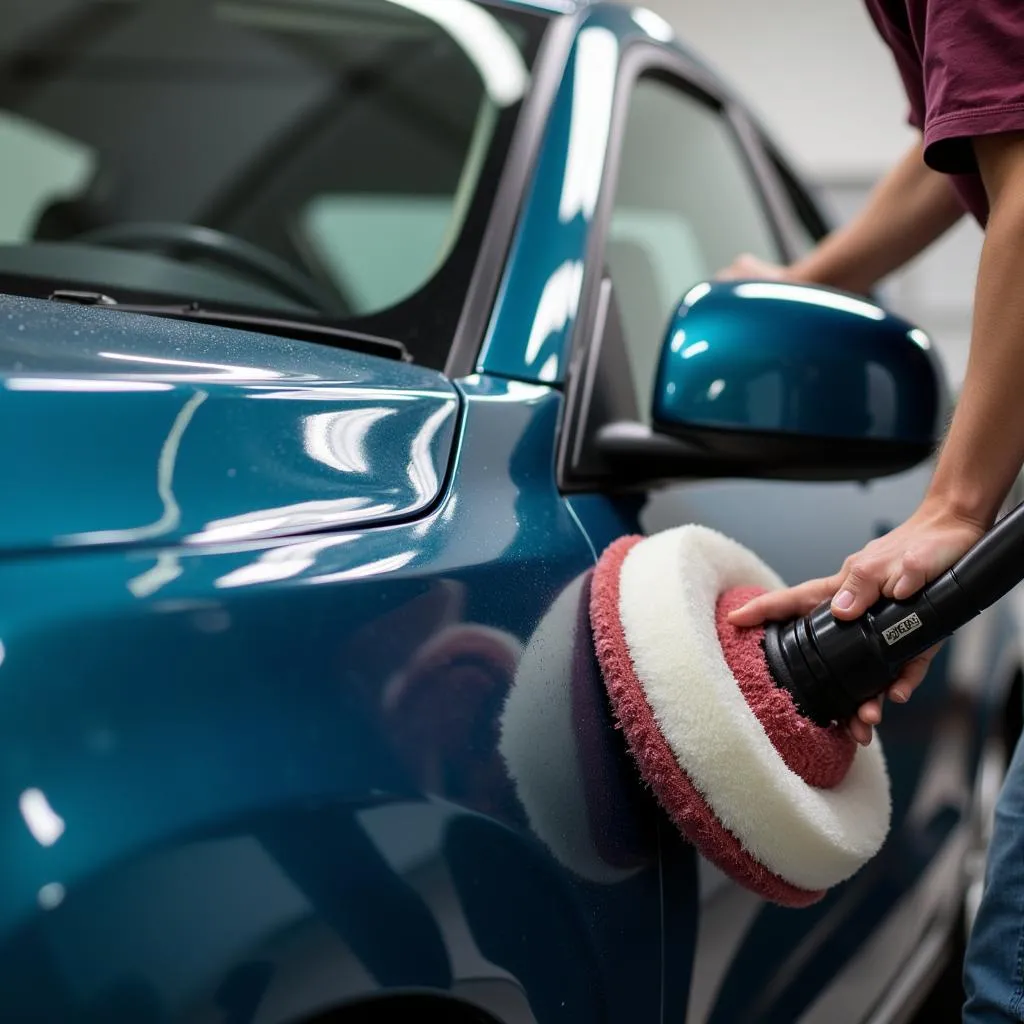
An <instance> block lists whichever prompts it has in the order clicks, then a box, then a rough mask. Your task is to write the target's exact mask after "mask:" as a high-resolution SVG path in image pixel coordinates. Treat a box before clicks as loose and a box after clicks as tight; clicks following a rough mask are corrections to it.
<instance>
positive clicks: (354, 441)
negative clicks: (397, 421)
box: [302, 406, 446, 473]
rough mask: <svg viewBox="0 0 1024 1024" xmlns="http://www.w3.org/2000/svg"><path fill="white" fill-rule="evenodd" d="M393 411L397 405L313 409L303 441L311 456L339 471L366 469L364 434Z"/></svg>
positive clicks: (367, 469)
mask: <svg viewBox="0 0 1024 1024" xmlns="http://www.w3.org/2000/svg"><path fill="white" fill-rule="evenodd" d="M445 411H446V410H445ZM395 412H397V410H396V409H382V408H380V407H377V406H371V407H370V408H368V409H347V410H345V411H344V412H323V413H316V414H315V415H313V416H307V417H306V418H305V420H304V421H303V424H302V443H303V445H304V447H305V449H306V451H307V453H308V454H309V456H310V458H313V459H316V460H317V462H322V463H323V464H324V465H325V466H329V467H330V468H331V469H336V470H338V471H339V472H341V473H368V472H369V471H370V460H369V456H368V454H367V451H366V437H367V435H368V434H369V432H370V430H371V429H372V428H373V426H374V425H375V424H377V423H379V422H380V421H381V420H383V419H385V418H386V417H388V416H393V415H394V414H395Z"/></svg>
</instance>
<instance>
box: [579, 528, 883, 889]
mask: <svg viewBox="0 0 1024 1024" xmlns="http://www.w3.org/2000/svg"><path fill="white" fill-rule="evenodd" d="M782 586H783V584H782V581H781V580H780V579H779V578H778V576H777V575H776V574H775V573H774V572H773V571H772V570H771V569H769V568H768V566H766V565H765V564H764V563H763V562H762V561H761V560H760V559H759V558H758V557H757V556H756V555H754V554H753V553H752V552H750V551H749V550H747V549H746V548H744V547H743V546H742V545H740V544H737V543H736V542H735V541H732V540H730V539H729V538H727V537H724V536H722V535H721V534H719V533H717V532H716V531H714V530H710V529H708V528H706V527H702V526H696V525H688V526H681V527H677V528H675V529H671V530H665V531H663V532H661V533H658V534H654V535H652V536H649V537H624V538H621V539H620V540H618V541H616V542H615V543H614V544H613V545H611V547H609V548H608V550H607V551H606V552H605V553H604V555H602V557H601V559H600V560H599V562H598V565H597V568H596V570H595V574H594V581H593V586H592V591H591V601H590V615H591V624H592V627H593V632H594V642H595V647H596V651H597V657H598V662H599V664H600V667H601V672H602V675H603V677H604V681H605V685H606V687H607V690H608V693H609V696H610V698H611V702H612V706H613V708H614V710H615V714H616V717H617V718H618V720H619V723H620V724H621V726H622V729H623V731H624V733H625V736H626V740H627V742H628V744H629V747H630V749H631V751H632V753H633V755H634V757H635V759H636V761H637V764H638V766H639V769H640V772H641V774H642V775H643V777H644V779H645V780H646V781H647V783H648V784H649V785H650V786H651V788H652V789H653V791H654V793H655V795H656V797H657V798H658V800H659V802H660V803H661V804H662V806H663V807H664V808H665V810H666V811H667V813H668V814H669V816H670V817H671V818H672V820H673V821H674V822H675V824H676V825H677V827H678V828H679V829H680V830H681V831H682V832H683V833H684V834H685V835H686V836H687V838H688V839H689V840H690V841H691V842H693V843H694V845H695V846H696V847H697V848H698V849H699V850H700V851H701V852H702V853H703V854H704V855H705V856H706V857H707V858H708V859H709V860H710V861H712V862H713V863H714V864H716V865H717V866H718V867H719V868H721V869H722V870H723V871H725V872H726V873H727V874H728V875H730V876H731V877H733V878H734V879H735V880H736V881H738V882H739V883H740V884H742V885H744V886H746V887H747V888H748V889H751V890H753V891H754V892H757V893H758V894H760V895H762V896H764V897H765V898H766V899H769V900H771V901H773V902H775V903H780V904H783V905H786V906H807V905H809V904H811V903H814V902H816V901H817V900H819V899H821V897H822V896H824V894H825V892H826V891H827V890H828V889H829V888H831V887H832V886H834V885H837V884H838V883H840V882H842V881H845V880H846V879H847V878H849V877H850V876H852V875H853V874H855V873H856V872H857V871H858V870H859V869H860V868H861V867H862V866H863V865H864V864H865V863H866V862H867V861H868V860H870V859H871V858H872V857H873V856H874V855H875V854H876V853H877V852H878V850H879V849H880V848H881V846H882V843H883V842H884V841H885V837H886V835H887V833H888V830H889V823H890V815H891V802H890V794H889V778H888V774H887V772H886V767H885V758H884V754H883V752H882V746H881V742H880V741H879V740H878V738H877V737H876V738H875V740H874V741H873V742H872V743H871V745H870V746H867V747H859V746H857V745H856V744H855V743H854V742H853V740H852V739H851V738H850V737H849V736H848V735H847V733H846V731H845V728H844V727H840V726H837V727H834V728H832V729H822V728H820V727H818V726H816V725H814V724H813V723H812V722H810V721H809V720H807V719H805V718H804V717H803V716H801V715H800V714H799V712H798V711H797V710H796V707H795V706H794V704H793V701H792V698H791V697H790V695H789V693H788V692H787V691H785V690H783V689H781V688H780V687H777V686H776V685H775V683H774V681H773V680H772V678H771V676H770V674H769V671H768V666H767V662H766V661H765V658H764V652H763V649H762V648H761V640H762V637H763V632H764V631H763V630H761V629H753V630H737V629H735V628H734V627H732V626H730V625H729V623H728V622H727V621H726V615H727V614H728V611H729V610H730V609H731V608H733V607H737V606H738V605H739V604H740V603H742V601H743V600H745V598H746V597H747V596H749V595H750V594H751V592H764V591H766V590H775V589H779V588H781V587H782Z"/></svg>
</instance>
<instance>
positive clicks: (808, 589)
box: [729, 579, 834, 628]
mask: <svg viewBox="0 0 1024 1024" xmlns="http://www.w3.org/2000/svg"><path fill="white" fill-rule="evenodd" d="M833 592H834V583H833V581H832V580H831V579H821V580H808V581H807V582H806V583H801V584H800V585H799V586H796V587H789V588H788V589H787V590H774V591H771V592H770V593H767V594H762V595H761V596H760V597H755V598H754V599H753V600H752V601H748V602H747V603H746V604H745V605H743V606H742V607H740V608H737V609H736V610H735V611H733V612H731V613H730V615H729V621H730V622H731V623H732V624H733V625H734V626H739V627H741V628H745V627H750V626H760V625H761V624H762V623H763V622H781V621H785V620H786V619H793V618H796V617H797V616H799V615H806V614H807V613H808V612H809V611H813V610H814V609H815V608H817V607H818V605H819V604H821V602H822V601H827V600H828V599H829V597H831V595H832V594H833Z"/></svg>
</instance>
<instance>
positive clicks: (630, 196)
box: [606, 78, 781, 416]
mask: <svg viewBox="0 0 1024 1024" xmlns="http://www.w3.org/2000/svg"><path fill="white" fill-rule="evenodd" d="M620 160H621V163H620V168H619V179H618V184H617V186H616V196H615V205H614V209H613V212H612V218H611V223H610V227H609V240H608V245H607V249H606V262H607V264H608V267H609V270H610V272H611V276H612V281H613V284H614V287H615V294H616V297H617V300H618V304H619V310H620V314H621V317H622V323H623V329H624V330H625V333H626V341H627V347H628V350H629V356H630V361H631V365H632V370H633V377H634V381H635V383H636V387H637V401H638V405H639V408H640V411H641V414H642V415H644V416H647V415H649V411H650V397H651V387H652V385H653V382H654V373H655V367H656V363H657V357H658V352H659V350H660V346H661V341H662V338H663V335H664V333H665V329H666V327H667V325H668V319H669V316H670V315H671V313H672V310H673V309H674V308H675V306H676V305H677V304H678V303H679V301H680V300H681V299H682V297H683V295H684V294H685V293H686V291H687V290H688V289H689V288H690V287H691V286H692V285H694V284H697V283H698V282H700V281H703V280H706V279H707V278H709V277H711V276H713V275H714V274H715V273H716V272H717V271H718V270H720V269H721V268H722V267H724V266H726V265H728V264H729V263H730V262H731V261H732V260H733V259H734V258H735V256H736V255H737V254H739V253H741V252H750V253H753V254H754V255H757V256H761V257H764V258H766V259H772V260H779V259H781V254H780V252H779V248H778V243H777V242H776V239H775V236H774V234H773V232H772V228H771V223H770V221H769V220H768V217H767V215H766V213H765V210H764V207H763V206H762V203H761V198H760V195H759V193H758V191H757V188H756V186H755V184H754V182H753V180H752V178H751V176H750V172H749V170H748V168H747V165H746V163H745V160H744V157H743V154H742V152H741V150H740V149H739V146H738V143H737V140H736V138H735V136H734V134H733V132H732V130H731V128H730V126H729V124H728V122H727V121H726V119H725V118H724V116H723V115H722V114H721V113H720V112H719V111H718V110H717V109H716V108H715V107H713V106H712V105H710V104H709V103H707V102H704V101H703V100H701V99H697V98H696V97H694V96H692V95H690V94H689V93H687V92H684V91H682V90H681V89H678V88H676V87H674V86H671V85H668V84H666V83H665V82H663V81H661V80H659V79H648V78H643V79H641V80H640V81H639V82H637V84H636V86H635V88H634V91H633V95H632V99H631V102H630V109H629V113H628V120H627V125H626V131H625V134H624V138H623V141H622V149H621V158H620Z"/></svg>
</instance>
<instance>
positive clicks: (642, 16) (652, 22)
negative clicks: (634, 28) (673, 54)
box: [631, 7, 675, 43]
mask: <svg viewBox="0 0 1024 1024" xmlns="http://www.w3.org/2000/svg"><path fill="white" fill-rule="evenodd" d="M631 13H632V17H633V21H635V22H636V23H637V25H639V26H640V28H642V29H643V30H644V31H645V32H646V33H647V34H648V35H649V36H650V37H651V38H652V39H657V40H658V42H659V43H670V42H671V41H672V39H673V38H674V37H675V32H674V31H673V30H672V26H671V25H670V24H669V23H668V22H667V21H666V20H665V19H664V18H663V17H662V16H661V15H660V14H655V13H654V11H649V10H647V8H646V7H637V8H635V9H634V10H633V11H632V12H631Z"/></svg>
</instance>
